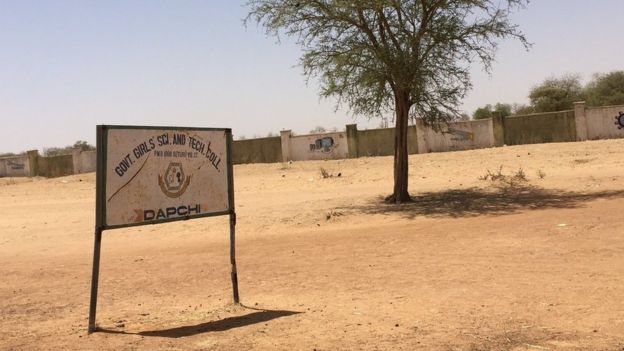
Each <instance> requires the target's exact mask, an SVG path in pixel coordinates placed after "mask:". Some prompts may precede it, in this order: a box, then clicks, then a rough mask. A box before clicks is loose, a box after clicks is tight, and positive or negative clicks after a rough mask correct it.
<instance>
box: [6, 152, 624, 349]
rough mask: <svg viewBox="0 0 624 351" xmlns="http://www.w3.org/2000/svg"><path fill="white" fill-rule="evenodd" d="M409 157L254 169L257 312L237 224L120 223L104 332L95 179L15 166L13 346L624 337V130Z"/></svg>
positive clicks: (414, 343)
mask: <svg viewBox="0 0 624 351" xmlns="http://www.w3.org/2000/svg"><path fill="white" fill-rule="evenodd" d="M391 165H392V159H391V158H389V157H378V158H360V159H356V160H341V161H325V162H322V161H321V162H295V163H293V164H264V165H242V166H236V167H235V187H236V202H237V210H238V214H239V225H238V264H239V267H238V268H239V279H240V291H241V298H242V303H243V304H242V305H241V306H235V305H232V304H231V285H230V281H229V269H230V267H229V261H228V234H227V228H228V226H227V218H225V217H222V218H207V219H199V220H194V221H187V222H177V223H171V224H165V225H155V226H144V227H137V228H129V229H123V230H113V231H108V232H105V233H104V239H103V247H102V269H101V276H100V277H101V278H100V290H99V291H100V296H99V305H98V325H99V327H100V328H101V331H100V332H98V333H94V334H91V335H87V333H86V327H87V315H88V302H89V285H90V278H91V277H90V276H91V260H92V248H93V226H94V193H95V189H94V187H95V185H94V175H93V174H87V175H81V176H72V177H66V178H57V179H6V178H5V179H0V349H2V350H174V349H175V350H310V351H311V350H315V349H316V350H472V351H476V350H609V351H616V350H624V215H623V213H624V140H612V141H592V142H580V143H565V144H542V145H530V146H517V147H503V148H496V149H485V150H476V151H467V152H450V153H438V154H426V155H413V156H411V158H410V189H411V191H412V193H413V195H414V196H415V202H414V203H413V204H409V205H404V206H399V207H397V206H394V205H385V204H383V203H382V202H381V198H382V197H383V196H384V195H387V194H388V193H389V191H390V189H391V187H392V183H391V178H392V168H391ZM501 165H502V166H503V168H502V174H504V175H506V176H507V177H506V178H505V179H503V180H496V181H492V180H491V179H490V177H487V178H488V179H487V180H483V179H482V178H484V176H485V175H486V174H487V170H488V169H489V170H490V171H491V173H493V174H495V175H496V174H497V172H498V169H499V166H501ZM321 167H323V168H325V169H326V170H327V171H328V172H330V173H333V174H334V175H337V174H338V173H340V174H341V176H340V177H337V176H335V177H331V178H326V179H324V178H322V177H321V175H320V171H319V170H320V168H321ZM520 168H522V170H523V172H524V174H525V176H526V178H527V179H528V180H527V181H522V180H519V179H513V178H512V176H513V174H517V173H518V170H519V169H520ZM480 178H481V179H480Z"/></svg>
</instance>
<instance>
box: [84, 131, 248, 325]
mask: <svg viewBox="0 0 624 351" xmlns="http://www.w3.org/2000/svg"><path fill="white" fill-rule="evenodd" d="M112 129H137V130H176V131H220V132H224V133H225V136H226V154H227V155H226V163H227V164H226V167H227V171H228V174H227V176H228V179H227V185H228V209H227V210H226V211H220V212H210V213H203V214H194V215H186V216H183V217H175V218H165V219H156V220H150V221H146V222H140V223H128V224H121V225H107V224H106V175H107V153H108V152H107V151H108V145H107V144H108V131H109V130H112ZM96 132H97V134H96V148H97V167H96V194H95V240H94V248H93V271H92V277H91V299H90V305H89V327H88V332H89V333H93V332H94V331H96V330H97V326H96V323H95V317H96V310H97V293H98V281H99V271H100V248H101V244H102V232H103V231H104V230H108V229H117V228H126V227H134V226H140V225H151V224H159V223H166V222H174V221H180V220H188V219H195V218H204V217H214V216H224V215H229V216H230V264H231V266H232V271H231V278H232V290H233V298H234V303H239V301H240V298H239V294H238V274H237V269H236V210H235V206H234V174H233V168H234V167H233V163H232V130H231V129H230V128H195V127H171V126H124V125H98V126H97V128H96Z"/></svg>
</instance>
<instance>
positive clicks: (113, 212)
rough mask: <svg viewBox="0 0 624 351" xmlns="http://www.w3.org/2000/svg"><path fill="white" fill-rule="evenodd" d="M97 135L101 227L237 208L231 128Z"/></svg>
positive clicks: (115, 129) (119, 130) (114, 130)
mask: <svg viewBox="0 0 624 351" xmlns="http://www.w3.org/2000/svg"><path fill="white" fill-rule="evenodd" d="M98 136H99V138H101V139H103V140H101V144H102V145H98V146H101V150H98V154H99V155H98V157H99V159H98V174H101V175H103V177H102V176H98V182H99V183H101V184H98V198H99V199H98V205H99V206H98V209H97V211H98V212H97V213H98V216H100V218H99V220H98V222H99V223H100V226H101V227H102V228H116V227H124V226H131V225H141V224H150V223H158V222H165V221H173V220H180V219H188V218H193V217H203V216H214V215H224V214H228V213H230V210H231V209H233V206H234V204H233V203H232V202H233V196H232V195H233V194H232V178H231V176H232V174H231V172H232V169H231V162H230V157H229V152H230V145H231V131H230V130H229V129H202V128H175V127H134V126H100V127H98ZM100 154H101V155H100ZM102 185H103V186H102Z"/></svg>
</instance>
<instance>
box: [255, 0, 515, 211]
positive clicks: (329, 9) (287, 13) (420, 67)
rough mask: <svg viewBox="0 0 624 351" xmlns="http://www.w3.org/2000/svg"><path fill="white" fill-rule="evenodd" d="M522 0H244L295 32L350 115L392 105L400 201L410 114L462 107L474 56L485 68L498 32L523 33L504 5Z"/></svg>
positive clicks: (309, 68)
mask: <svg viewBox="0 0 624 351" xmlns="http://www.w3.org/2000/svg"><path fill="white" fill-rule="evenodd" d="M526 3H527V1H526V0H443V1H442V0H402V1H398V0H322V1H319V0H248V2H247V4H248V6H249V8H250V13H249V17H248V20H249V19H251V20H253V21H256V22H257V23H260V24H261V25H263V26H264V27H265V28H266V30H267V33H268V34H271V35H275V36H278V35H279V34H285V35H287V36H292V37H295V38H296V39H297V40H298V43H299V44H300V45H301V46H302V48H303V57H302V59H301V63H302V65H303V69H304V73H305V74H306V75H307V76H308V77H314V78H319V79H320V83H321V96H323V97H330V96H334V97H337V100H338V102H339V104H340V103H344V104H346V105H348V107H349V108H350V109H351V111H352V112H353V113H354V114H356V115H364V116H367V117H380V116H383V115H384V113H390V112H393V113H394V115H395V118H394V122H395V137H394V190H393V194H392V195H391V196H390V197H388V200H389V201H393V202H396V203H402V202H407V201H409V200H410V196H409V193H408V162H407V161H408V152H407V151H408V149H407V144H408V143H407V131H408V123H409V116H410V115H414V116H418V117H419V118H423V119H424V120H425V121H427V122H430V123H432V124H436V123H440V122H441V121H446V120H447V118H450V117H452V116H457V115H458V114H459V110H458V108H459V105H460V102H461V100H462V99H463V98H464V97H465V95H466V93H467V92H468V90H469V89H470V87H471V84H470V75H469V73H470V65H471V64H472V63H474V62H477V63H481V64H482V65H483V66H484V68H485V69H486V70H488V71H489V69H490V68H491V64H492V62H493V60H494V54H495V51H496V47H497V40H501V39H505V38H517V39H519V40H520V41H521V42H522V43H524V44H525V45H526V44H527V42H526V39H525V38H524V36H523V35H522V33H521V32H520V31H519V30H518V27H517V26H516V25H514V24H513V23H511V20H510V18H509V14H510V12H511V11H513V10H514V9H516V8H517V7H518V6H523V5H524V4H526Z"/></svg>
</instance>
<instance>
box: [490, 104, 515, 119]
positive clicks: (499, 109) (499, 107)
mask: <svg viewBox="0 0 624 351" xmlns="http://www.w3.org/2000/svg"><path fill="white" fill-rule="evenodd" d="M492 115H494V116H501V117H507V116H511V104H502V103H499V102H498V103H496V105H494V110H492Z"/></svg>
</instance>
